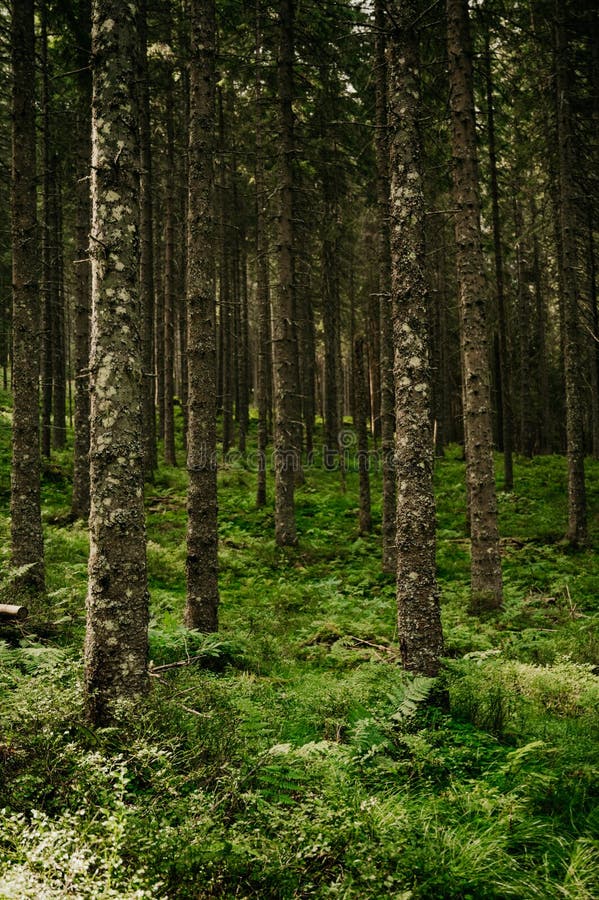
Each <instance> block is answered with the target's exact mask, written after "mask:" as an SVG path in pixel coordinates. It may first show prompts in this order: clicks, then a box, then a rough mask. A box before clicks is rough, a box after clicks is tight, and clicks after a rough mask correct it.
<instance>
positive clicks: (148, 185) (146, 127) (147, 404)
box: [139, 0, 158, 480]
mask: <svg viewBox="0 0 599 900" xmlns="http://www.w3.org/2000/svg"><path fill="white" fill-rule="evenodd" d="M140 5H141V14H140V42H141V52H140V73H139V86H140V91H139V136H140V174H139V191H140V207H139V237H140V241H139V249H140V256H139V289H140V299H141V308H142V312H143V332H142V356H143V367H144V383H143V405H142V421H143V440H144V472H145V477H146V478H148V479H150V480H151V479H152V478H153V473H154V470H155V469H156V467H157V465H158V458H157V450H156V378H155V372H156V366H155V364H154V215H153V204H152V195H153V189H154V184H153V177H152V141H151V128H150V126H151V123H150V82H149V73H148V60H147V43H148V35H147V31H148V28H147V14H148V10H147V5H148V4H147V0H141V4H140Z"/></svg>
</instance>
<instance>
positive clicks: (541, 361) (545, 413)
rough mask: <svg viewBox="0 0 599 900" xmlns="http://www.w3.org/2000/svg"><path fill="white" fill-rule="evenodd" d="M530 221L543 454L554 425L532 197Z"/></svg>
mask: <svg viewBox="0 0 599 900" xmlns="http://www.w3.org/2000/svg"><path fill="white" fill-rule="evenodd" d="M530 217H531V225H532V277H533V281H534V289H535V332H536V336H535V345H536V360H537V378H536V385H537V394H538V397H539V418H538V438H537V443H538V446H539V449H540V451H541V452H547V451H548V449H549V434H548V432H549V423H550V422H551V409H550V401H551V398H550V393H549V371H548V363H547V337H546V333H547V310H546V306H545V298H544V292H543V283H542V277H541V259H540V250H539V239H538V237H537V222H538V213H537V207H536V203H535V199H534V196H533V195H531V197H530Z"/></svg>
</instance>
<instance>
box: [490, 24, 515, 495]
mask: <svg viewBox="0 0 599 900" xmlns="http://www.w3.org/2000/svg"><path fill="white" fill-rule="evenodd" d="M485 70H486V71H485V74H486V91H487V140H488V145H489V169H490V176H491V184H490V188H491V208H492V218H493V253H494V257H495V291H496V295H497V338H498V344H499V371H498V375H499V377H498V385H497V394H498V401H497V405H498V407H499V408H500V409H501V447H502V449H503V489H504V490H505V491H511V490H513V488H514V463H513V409H512V390H511V371H510V358H509V344H508V335H507V316H506V314H505V282H504V275H503V247H502V243H501V221H500V216H499V179H498V177H497V150H496V146H495V108H494V105H493V70H492V59H491V47H490V40H489V28H488V26H487V28H486V31H485Z"/></svg>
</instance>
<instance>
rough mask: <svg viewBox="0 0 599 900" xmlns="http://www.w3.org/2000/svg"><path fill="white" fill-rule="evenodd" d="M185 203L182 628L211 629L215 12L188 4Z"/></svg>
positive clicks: (214, 611)
mask: <svg viewBox="0 0 599 900" xmlns="http://www.w3.org/2000/svg"><path fill="white" fill-rule="evenodd" d="M190 27H191V57H190V67H189V199H188V205H187V215H188V220H187V228H188V231H187V292H188V294H187V329H188V331H187V363H188V371H189V425H188V435H187V442H188V445H187V470H188V473H189V489H188V495H187V515H188V523H187V600H186V606H185V624H186V625H187V626H188V628H196V629H198V630H199V631H206V632H208V631H216V630H217V629H218V602H219V595H218V532H217V512H218V506H217V492H216V472H217V463H216V296H215V272H214V251H215V246H216V244H215V228H214V138H215V102H214V96H215V95H214V92H215V85H214V81H215V77H214V53H215V46H214V45H215V9H214V0H191V3H190Z"/></svg>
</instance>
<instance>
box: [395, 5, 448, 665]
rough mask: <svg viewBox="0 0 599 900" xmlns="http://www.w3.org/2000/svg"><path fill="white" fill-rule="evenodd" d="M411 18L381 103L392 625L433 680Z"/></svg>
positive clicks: (409, 656) (401, 12) (428, 441)
mask: <svg viewBox="0 0 599 900" xmlns="http://www.w3.org/2000/svg"><path fill="white" fill-rule="evenodd" d="M416 18H417V5H416V3H415V2H414V0H402V2H401V3H398V2H396V3H395V4H394V7H393V30H392V32H391V46H390V55H389V93H388V97H389V125H390V131H389V136H390V175H391V192H390V233H391V290H392V298H393V340H394V350H395V356H394V378H395V416H396V422H397V435H396V443H395V454H396V472H397V511H396V523H397V543H396V553H397V621H398V634H399V646H400V650H401V658H402V663H403V666H404V668H405V669H407V670H408V671H411V672H415V673H417V674H421V675H431V676H434V675H436V674H437V672H438V670H439V664H440V656H441V653H442V650H443V635H442V631H441V618H440V609H439V592H438V588H437V580H436V561H435V555H436V541H435V499H434V494H433V460H434V450H433V440H432V434H431V416H430V367H429V359H428V352H429V334H428V310H427V296H426V289H425V280H424V262H425V260H424V194H423V185H422V173H421V143H420V135H419V133H418V119H419V115H420V111H419V93H420V92H419V59H418V36H417V32H416V26H415V22H416Z"/></svg>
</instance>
